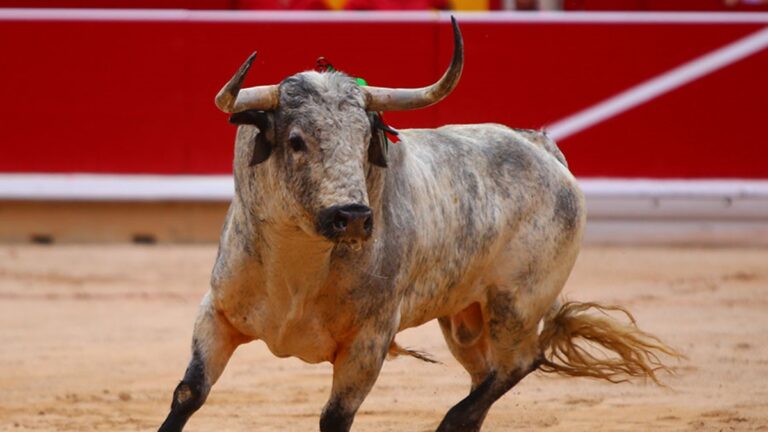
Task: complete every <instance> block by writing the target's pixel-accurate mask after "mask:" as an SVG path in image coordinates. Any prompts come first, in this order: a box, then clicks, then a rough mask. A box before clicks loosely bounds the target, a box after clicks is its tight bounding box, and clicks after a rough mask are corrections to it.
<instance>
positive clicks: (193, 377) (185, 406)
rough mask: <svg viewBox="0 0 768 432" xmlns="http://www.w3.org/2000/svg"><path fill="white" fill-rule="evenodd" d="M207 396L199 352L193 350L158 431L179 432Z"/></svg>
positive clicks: (203, 369) (203, 368)
mask: <svg viewBox="0 0 768 432" xmlns="http://www.w3.org/2000/svg"><path fill="white" fill-rule="evenodd" d="M207 396H208V387H207V386H206V384H205V367H204V364H203V362H202V358H201V356H200V353H199V352H198V351H197V350H195V351H194V352H193V354H192V360H191V361H190V362H189V366H188V367H187V371H186V373H184V379H183V380H181V382H180V383H179V385H177V386H176V389H175V390H174V391H173V401H172V402H171V412H170V413H169V414H168V417H167V418H166V419H165V421H164V422H163V424H162V426H160V429H159V432H179V431H181V430H182V428H183V427H184V425H185V424H186V423H187V420H189V417H190V416H192V414H194V412H195V411H197V410H198V409H200V407H201V406H203V403H204V402H205V399H206V397H207Z"/></svg>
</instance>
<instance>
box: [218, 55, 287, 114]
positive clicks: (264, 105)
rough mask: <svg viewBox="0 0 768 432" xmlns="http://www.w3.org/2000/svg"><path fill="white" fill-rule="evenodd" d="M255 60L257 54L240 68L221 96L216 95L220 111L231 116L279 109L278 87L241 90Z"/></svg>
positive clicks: (220, 91) (221, 91) (222, 90)
mask: <svg viewBox="0 0 768 432" xmlns="http://www.w3.org/2000/svg"><path fill="white" fill-rule="evenodd" d="M254 59H256V53H255V52H254V53H253V54H251V55H250V56H249V57H248V59H247V60H246V61H245V63H243V65H242V66H240V69H238V70H237V73H236V74H235V76H233V77H232V79H230V80H229V82H227V83H226V84H225V85H224V87H222V88H221V90H219V94H217V95H216V106H217V107H218V108H219V109H220V110H222V111H224V112H225V113H228V114H231V113H236V112H240V111H245V110H249V109H255V110H262V111H269V110H273V109H275V108H277V101H278V89H277V86H276V85H267V86H258V87H249V88H245V89H242V90H241V89H240V87H241V86H242V85H243V80H244V79H245V75H246V74H248V70H249V69H250V68H251V65H252V64H253V60H254Z"/></svg>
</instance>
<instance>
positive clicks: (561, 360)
mask: <svg viewBox="0 0 768 432" xmlns="http://www.w3.org/2000/svg"><path fill="white" fill-rule="evenodd" d="M590 310H592V312H595V313H590ZM610 312H613V313H615V314H616V313H618V314H621V315H624V316H625V317H626V318H627V320H628V322H622V321H621V320H618V319H615V318H613V317H612V316H611V315H609V313H610ZM539 344H540V347H541V349H542V353H543V359H542V363H541V366H540V367H539V369H540V370H542V371H543V372H554V373H558V374H562V375H569V376H579V377H592V378H601V379H605V380H608V381H611V382H624V381H627V380H628V379H629V378H632V377H642V378H650V379H651V380H653V381H654V382H655V383H656V384H659V385H662V384H661V382H660V381H659V379H658V377H657V373H658V372H667V373H671V372H672V370H671V369H670V368H669V367H668V366H666V365H665V364H664V363H662V360H661V357H663V356H668V357H671V358H675V359H679V358H682V357H683V356H682V355H681V354H679V353H678V352H677V351H676V350H675V349H673V348H671V347H670V346H668V345H666V344H665V343H663V342H662V341H661V340H660V339H659V338H657V337H656V336H653V335H651V334H649V333H646V332H644V331H642V330H640V329H639V328H638V327H637V323H636V322H635V318H634V317H633V316H632V314H631V313H629V312H628V311H627V310H626V309H624V308H622V307H619V306H604V305H600V304H597V303H579V302H567V303H565V304H563V305H562V306H560V307H559V308H556V309H554V310H553V311H552V312H551V313H550V314H549V315H548V316H547V317H545V320H544V328H543V330H542V332H541V334H540V335H539Z"/></svg>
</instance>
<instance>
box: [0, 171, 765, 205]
mask: <svg viewBox="0 0 768 432" xmlns="http://www.w3.org/2000/svg"><path fill="white" fill-rule="evenodd" d="M579 183H580V184H581V187H582V188H583V190H584V192H585V194H586V195H587V197H596V198H597V197H607V198H610V197H618V198H731V199H768V179H766V180H713V179H708V180H651V179H580V180H579ZM233 193H234V183H233V180H232V176H231V175H138V174H137V175H133V174H124V175H121V174H7V173H6V174H0V199H4V200H63V201H64V200H76V201H77V200H83V201H136V200H139V201H142V200H150V201H152V200H155V201H156V200H170V201H187V200H192V201H197V200H201V201H229V200H231V199H232V196H233Z"/></svg>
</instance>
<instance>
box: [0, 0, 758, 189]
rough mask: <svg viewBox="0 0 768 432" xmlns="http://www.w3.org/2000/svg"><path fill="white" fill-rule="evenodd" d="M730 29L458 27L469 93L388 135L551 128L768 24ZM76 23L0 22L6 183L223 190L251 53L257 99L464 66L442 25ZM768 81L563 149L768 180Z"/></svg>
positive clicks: (690, 86)
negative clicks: (324, 63) (281, 90)
mask: <svg viewBox="0 0 768 432" xmlns="http://www.w3.org/2000/svg"><path fill="white" fill-rule="evenodd" d="M91 12H92V11H91ZM657 15H658V14H657ZM721 15H729V16H734V17H736V18H729V19H728V20H720V19H715V17H713V16H711V15H706V16H707V17H710V18H711V19H710V18H707V19H701V18H700V17H701V16H699V15H693V14H685V15H680V16H678V18H679V19H678V18H674V19H672V18H669V17H667V18H664V19H663V21H664V22H650V21H653V20H651V19H650V18H652V17H649V20H645V19H640V20H638V19H630V20H629V21H627V20H624V19H621V18H620V17H616V16H615V15H607V16H606V17H608V19H603V20H601V19H600V14H589V15H578V14H577V15H571V16H574V17H580V18H578V19H573V20H571V19H562V18H551V19H549V18H546V15H545V16H544V17H543V18H542V17H539V18H531V19H529V18H524V19H522V18H520V15H514V14H501V15H493V16H491V15H482V16H477V15H466V16H463V15H459V16H458V17H459V22H460V23H461V28H462V31H463V34H464V38H465V51H466V66H465V72H464V75H463V77H462V81H461V83H460V85H459V87H458V88H457V90H456V91H455V92H454V94H453V95H451V96H450V97H449V98H448V99H447V100H445V101H444V102H442V103H441V104H438V105H437V106H435V107H431V108H427V109H424V110H421V111H414V112H398V113H390V114H388V116H387V119H388V120H389V122H391V123H392V124H393V125H394V126H396V127H400V128H404V127H416V126H418V127H431V126H437V125H440V124H444V123H470V122H485V121H493V122H500V123H504V124H507V125H510V126H515V127H526V128H540V127H542V126H546V125H550V124H553V123H556V122H557V121H558V120H560V119H562V118H564V117H567V116H569V115H571V114H573V113H575V112H578V111H580V110H583V109H585V108H588V107H590V106H592V105H594V104H596V103H599V102H601V101H603V100H604V99H606V98H608V97H610V96H612V95H614V94H616V93H618V92H622V91H624V90H627V89H629V88H632V87H633V86H635V85H637V84H639V83H642V82H643V81H646V80H649V79H652V78H654V77H657V76H658V75H660V74H662V73H664V72H667V71H668V70H670V69H672V68H675V67H677V66H679V65H681V64H684V63H686V62H689V61H691V60H694V59H696V58H698V57H700V56H702V55H705V54H707V53H709V52H711V51H712V50H715V49H717V48H720V47H722V46H726V45H728V44H732V43H733V42H734V41H737V40H739V39H741V38H744V37H746V36H748V35H751V34H754V33H755V32H758V31H760V30H762V29H765V28H766V25H768V16H766V15H764V14H753V15H751V16H750V17H748V18H744V15H743V14H721ZM696 16H698V17H699V18H696V19H693V18H691V17H696ZM525 17H530V15H526V16H525ZM591 17H592V18H591ZM685 17H688V18H685ZM61 18H62V16H59V15H57V14H56V13H55V12H51V11H43V12H42V13H41V14H39V15H30V14H28V13H26V12H24V11H21V12H19V11H9V10H6V11H3V10H2V9H0V54H1V55H0V95H1V97H2V100H3V103H2V104H0V119H1V120H0V122H1V123H0V172H93V173H163V174H179V173H226V172H229V171H230V167H231V159H232V138H233V135H234V127H232V126H230V125H228V124H227V122H226V115H224V114H222V113H220V112H218V111H217V110H216V108H215V107H214V105H213V96H214V95H215V93H216V92H217V91H218V89H219V87H220V86H221V85H222V84H223V83H224V82H225V81H226V80H227V79H228V78H229V77H230V76H231V74H232V73H233V72H234V71H235V70H236V68H237V67H238V66H239V65H240V63H241V62H242V61H243V60H244V59H245V57H246V56H247V55H248V54H249V53H250V52H251V51H253V50H255V49H258V50H259V57H258V59H257V61H256V64H255V66H254V68H253V69H252V71H251V76H250V77H249V79H248V81H247V84H252V85H255V84H262V83H272V82H278V81H279V80H280V79H282V78H284V77H285V76H287V75H289V74H291V73H294V72H297V71H301V70H304V69H309V68H311V67H312V66H313V65H314V61H315V59H316V58H317V56H319V55H323V56H326V57H328V58H329V59H330V60H331V61H332V62H333V63H334V64H335V65H336V66H337V67H338V68H340V69H342V70H345V71H347V72H349V73H351V74H354V75H359V76H363V77H365V78H366V79H367V80H368V82H369V83H371V84H373V85H381V86H421V85H424V84H427V83H429V82H432V81H433V80H435V79H437V78H438V77H439V76H440V74H441V73H442V70H443V68H444V67H445V66H446V65H447V63H448V61H449V59H450V52H451V33H450V26H449V25H448V24H447V16H446V15H440V16H438V15H436V14H415V15H414V14H384V15H374V16H371V15H362V14H346V15H345V14H341V15H340V14H338V13H336V14H312V13H310V14H307V13H304V14H296V15H286V14H285V13H283V14H267V13H237V12H219V13H211V12H207V13H204V12H182V11H176V12H169V11H164V12H158V13H153V12H150V11H140V12H138V13H134V15H125V14H123V15H121V14H119V13H118V12H112V14H109V13H101V14H99V13H97V14H90V15H89V14H88V11H86V12H84V15H82V16H81V17H79V18H78V17H77V16H72V15H67V19H61ZM684 18H685V19H684ZM765 77H768V50H766V49H761V50H758V51H757V52H755V53H753V54H750V55H748V56H746V57H744V58H743V59H740V60H738V61H734V62H732V63H730V64H728V65H726V66H724V67H722V68H720V69H718V70H716V71H714V72H712V73H709V74H706V75H705V76H703V77H702V78H700V79H695V80H693V81H691V82H690V83H687V84H685V85H682V86H679V87H677V88H675V89H674V90H672V91H670V92H668V93H666V94H663V95H661V96H659V97H657V98H653V99H652V100H650V101H649V102H646V103H644V104H641V105H639V106H637V107H634V108H632V109H629V110H627V111H625V112H622V113H620V114H618V115H616V116H615V117H612V118H610V119H608V120H606V121H602V122H598V123H597V124H595V125H593V126H591V127H589V128H587V129H585V130H583V131H581V132H579V133H576V134H574V135H571V136H567V137H565V138H564V139H561V140H560V144H561V148H562V149H563V151H564V152H565V154H566V156H567V157H568V159H569V161H570V163H571V166H572V169H573V171H574V172H575V173H576V174H577V175H581V176H608V177H655V178H670V177H678V178H679V177H692V178H713V177H721V178H768V163H766V162H765V158H764V156H765V155H766V154H767V152H768V150H766V145H767V144H768V139H766V135H765V132H764V129H763V125H764V123H765V122H766V119H768V102H767V101H768V85H767V84H766V82H767V81H766V79H765ZM761 155H762V156H761Z"/></svg>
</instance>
